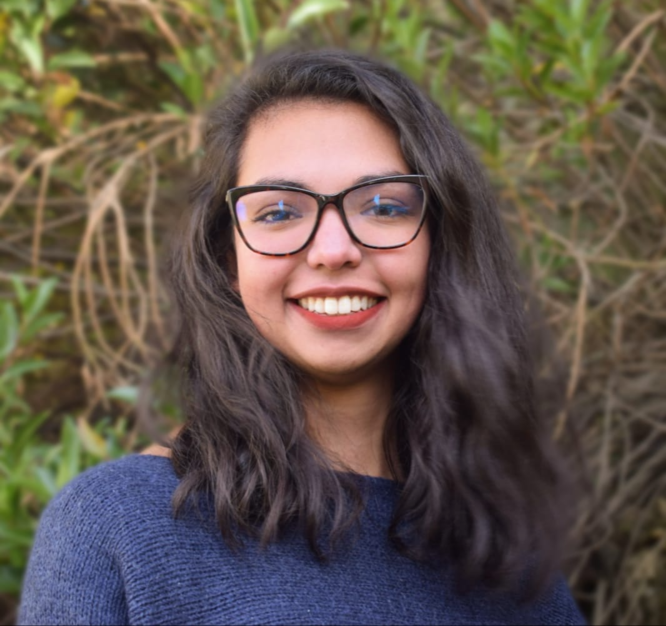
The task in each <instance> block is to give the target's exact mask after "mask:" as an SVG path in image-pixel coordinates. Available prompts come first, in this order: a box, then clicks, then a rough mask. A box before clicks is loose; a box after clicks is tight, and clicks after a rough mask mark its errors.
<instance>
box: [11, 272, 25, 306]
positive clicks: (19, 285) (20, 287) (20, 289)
mask: <svg viewBox="0 0 666 626" xmlns="http://www.w3.org/2000/svg"><path fill="white" fill-rule="evenodd" d="M9 279H10V280H11V281H12V286H13V287H14V291H15V292H16V297H17V298H18V301H19V304H20V305H21V306H23V304H24V303H25V301H26V298H27V297H28V290H27V289H26V288H25V285H24V284H23V281H22V280H21V278H20V276H18V275H16V274H13V275H12V276H10V277H9Z"/></svg>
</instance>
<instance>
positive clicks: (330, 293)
mask: <svg viewBox="0 0 666 626" xmlns="http://www.w3.org/2000/svg"><path fill="white" fill-rule="evenodd" d="M340 296H368V297H370V298H383V297H384V296H383V295H381V294H380V293H377V292H376V291H372V289H365V288H364V287H354V286H352V285H341V286H337V287H313V288H312V289H304V290H303V291H299V292H297V293H295V294H294V295H293V296H291V297H290V299H292V300H300V299H301V298H339V297H340Z"/></svg>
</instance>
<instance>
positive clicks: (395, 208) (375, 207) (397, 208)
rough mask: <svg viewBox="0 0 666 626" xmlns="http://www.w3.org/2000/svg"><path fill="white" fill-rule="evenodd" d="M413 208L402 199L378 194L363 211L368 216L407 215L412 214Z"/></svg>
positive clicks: (388, 216) (389, 216)
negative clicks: (383, 196)
mask: <svg viewBox="0 0 666 626" xmlns="http://www.w3.org/2000/svg"><path fill="white" fill-rule="evenodd" d="M411 212H412V211H411V209H410V208H409V207H408V206H405V205H404V204H403V203H401V202H400V201H395V200H393V199H391V198H381V197H380V196H379V194H377V195H376V196H375V197H374V198H373V199H372V205H371V206H369V207H368V208H367V209H365V210H364V211H362V215H365V216H367V217H384V218H391V217H406V216H408V215H410V213H411Z"/></svg>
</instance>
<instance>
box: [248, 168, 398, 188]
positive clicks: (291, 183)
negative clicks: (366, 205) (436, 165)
mask: <svg viewBox="0 0 666 626" xmlns="http://www.w3.org/2000/svg"><path fill="white" fill-rule="evenodd" d="M407 175H408V174H405V172H400V171H398V170H390V171H387V172H378V173H376V174H366V175H365V176H361V177H359V178H357V179H356V180H355V181H354V182H353V183H352V184H351V185H349V187H353V186H354V185H360V184H361V183H367V182H368V181H371V180H375V179H376V178H386V177H387V176H407ZM254 185H257V186H260V185H282V186H283V187H299V188H300V189H307V190H308V191H313V189H311V188H310V187H309V186H308V185H306V184H305V183H304V182H303V181H300V180H292V179H287V178H272V177H270V176H268V177H265V178H260V179H259V180H257V181H256V182H255V183H254Z"/></svg>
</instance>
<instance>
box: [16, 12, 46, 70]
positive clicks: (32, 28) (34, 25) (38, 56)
mask: <svg viewBox="0 0 666 626" xmlns="http://www.w3.org/2000/svg"><path fill="white" fill-rule="evenodd" d="M44 21H45V18H44V16H43V15H40V16H38V17H34V18H32V19H31V20H25V21H24V20H20V19H15V20H13V21H12V27H11V31H10V38H11V40H12V41H13V43H14V45H15V46H16V47H17V48H18V49H19V51H20V52H21V53H22V54H23V56H24V57H25V58H26V60H27V61H28V63H29V65H30V67H31V68H32V70H33V71H34V72H35V73H37V74H42V73H43V72H44V52H43V50H42V42H41V32H42V28H43V27H44Z"/></svg>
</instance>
